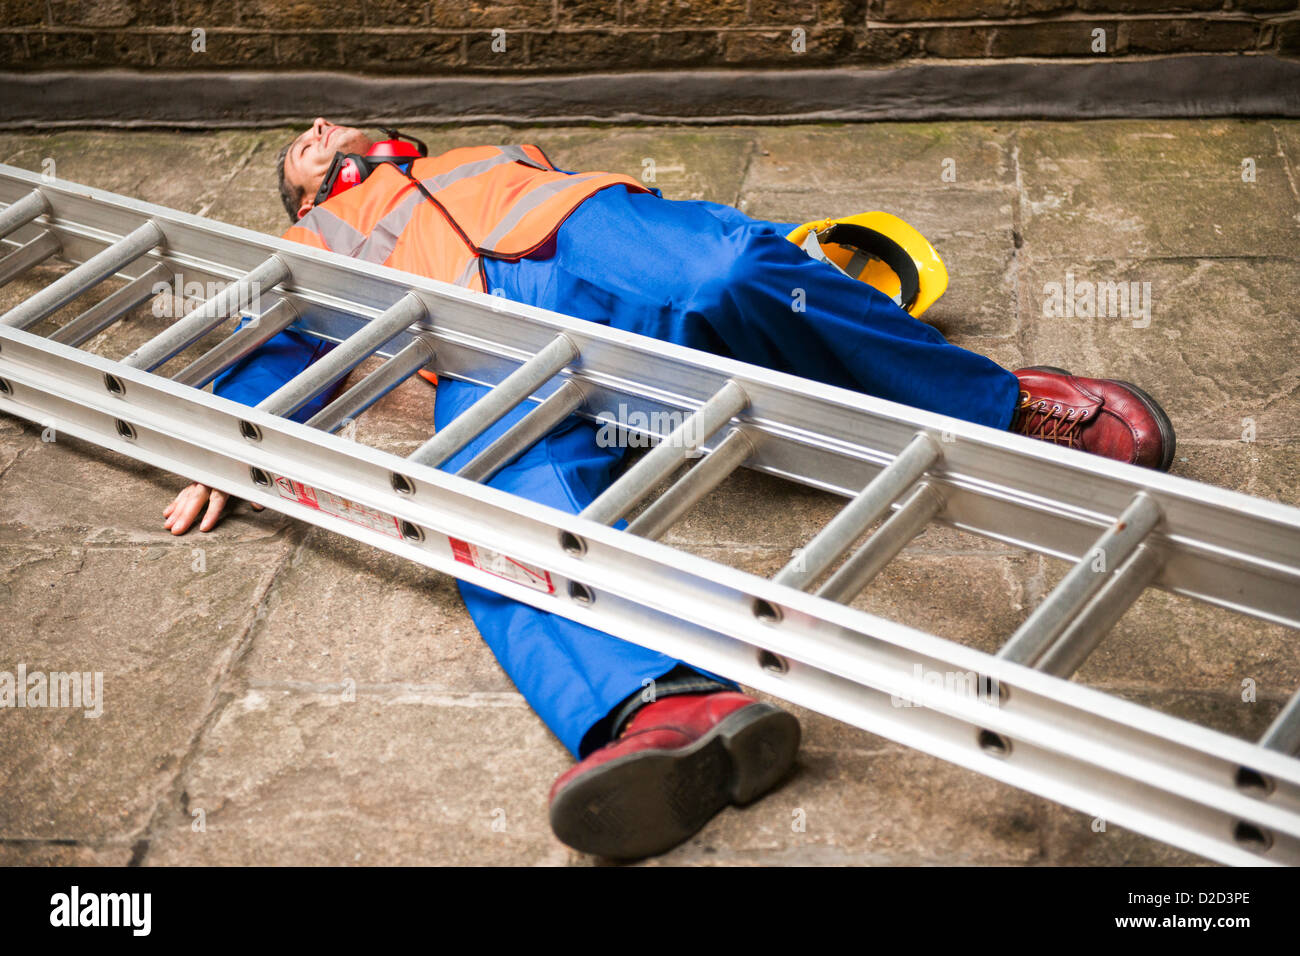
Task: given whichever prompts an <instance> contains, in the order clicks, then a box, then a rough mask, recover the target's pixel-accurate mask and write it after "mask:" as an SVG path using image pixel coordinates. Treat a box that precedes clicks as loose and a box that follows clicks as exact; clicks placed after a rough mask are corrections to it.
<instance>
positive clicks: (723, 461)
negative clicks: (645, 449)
mask: <svg viewBox="0 0 1300 956" xmlns="http://www.w3.org/2000/svg"><path fill="white" fill-rule="evenodd" d="M753 454H754V443H753V442H752V441H751V440H750V438H749V436H747V435H746V434H745V433H744V432H743V431H742V430H741V429H739V428H733V429H732V430H731V431H730V432H729V433H728V434H727V437H726V438H724V439H723V440H722V442H721V443H720V444H719V445H718V447H717V448H715V449H714V450H713V451H711V452H709V454H708V456H707V457H706V458H705V459H704V460H703V461H701V462H699V463H698V464H696V465H695V467H693V468H692V469H691V470H690V471H688V472H687V473H686V474H684V475H682V477H680V478H678V479H677V481H675V482H673V486H672V487H671V488H669V489H668V490H667V491H665V492H664V493H663V494H662V495H660V496H659V497H658V498H657V499H656V500H655V502H654V504H652V505H650V507H648V508H646V510H645V511H643V512H641V513H640V514H639V515H637V516H636V519H635V520H634V521H632V523H631V524H629V525H628V526H627V530H628V531H630V532H632V534H635V535H640V536H641V537H643V538H650V539H651V540H655V541H657V540H659V538H661V537H663V534H664V532H666V531H667V530H668V529H669V528H671V527H672V526H673V524H675V523H676V522H677V520H678V519H679V518H681V517H682V515H684V514H686V512H688V511H690V510H691V509H692V508H694V507H695V506H696V505H697V504H698V503H699V502H700V501H702V500H703V499H704V496H705V495H707V494H708V493H709V492H711V491H713V489H714V488H716V487H718V485H720V484H722V482H723V480H724V479H725V478H726V477H727V476H728V475H729V474H731V473H732V472H733V471H735V470H736V469H737V468H739V467H740V466H741V465H742V464H744V463H745V460H746V459H748V458H749V457H750V456H751V455H753Z"/></svg>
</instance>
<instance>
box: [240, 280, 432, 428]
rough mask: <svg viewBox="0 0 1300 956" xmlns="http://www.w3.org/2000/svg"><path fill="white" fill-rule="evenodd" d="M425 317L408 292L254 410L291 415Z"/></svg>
mask: <svg viewBox="0 0 1300 956" xmlns="http://www.w3.org/2000/svg"><path fill="white" fill-rule="evenodd" d="M427 314H428V313H427V312H426V311H425V308H424V303H422V302H421V301H420V298H419V296H417V295H415V294H414V293H411V292H408V293H407V294H406V295H404V296H402V297H401V298H400V299H398V300H397V301H396V302H395V303H393V305H391V306H390V307H389V308H387V309H385V310H384V312H383V313H382V314H381V315H379V316H378V317H377V318H375V319H372V320H371V321H369V322H367V323H366V324H365V325H363V326H362V327H361V328H360V329H359V330H358V331H356V332H354V333H353V334H352V335H350V336H348V337H347V338H346V339H344V340H343V341H342V342H340V343H339V344H338V345H337V346H335V347H334V348H333V349H332V350H331V351H330V352H329V354H327V355H325V356H324V357H323V358H321V359H320V360H319V361H317V362H314V363H313V364H311V365H309V366H308V367H307V368H306V370H304V371H303V372H301V373H300V374H299V375H297V376H296V377H294V378H292V379H290V380H289V381H288V382H286V383H285V384H284V385H282V386H280V388H279V389H277V390H276V391H275V392H273V393H271V394H270V395H268V396H267V397H266V398H264V399H262V401H261V402H260V403H259V404H258V406H257V407H258V409H259V410H260V411H264V412H270V413H271V414H272V415H292V414H293V413H294V412H296V411H297V410H298V409H300V408H302V406H304V405H306V404H307V403H308V402H309V401H311V400H312V399H313V398H315V397H316V396H317V395H319V394H320V393H321V392H323V391H325V389H327V388H329V387H330V386H331V385H333V384H334V383H335V382H337V381H338V380H339V379H341V378H342V377H343V376H344V375H347V374H348V372H350V371H352V369H354V368H356V367H357V366H358V365H360V364H361V363H362V362H363V361H365V360H366V359H367V358H368V357H369V356H370V355H371V354H372V353H373V352H374V351H376V350H377V349H379V348H381V347H383V345H384V343H385V342H387V341H388V340H389V339H391V338H392V337H393V336H394V335H397V333H399V332H403V331H405V330H406V329H408V328H409V327H410V326H412V325H414V324H415V323H416V322H419V321H420V320H421V319H423V318H424V317H425V316H426V315H427Z"/></svg>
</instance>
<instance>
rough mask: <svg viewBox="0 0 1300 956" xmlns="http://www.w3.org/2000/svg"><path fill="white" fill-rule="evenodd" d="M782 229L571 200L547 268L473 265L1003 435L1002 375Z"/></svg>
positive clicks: (642, 200) (671, 336) (528, 297)
mask: <svg viewBox="0 0 1300 956" xmlns="http://www.w3.org/2000/svg"><path fill="white" fill-rule="evenodd" d="M789 228H790V227H789V226H787V225H782V224H777V223H771V222H764V221H760V220H755V219H751V218H749V217H748V216H746V215H745V214H744V213H741V212H738V211H737V210H735V209H732V208H730V207H728V206H719V205H717V204H715V203H706V202H669V201H667V200H663V199H659V198H657V197H655V196H652V195H649V194H645V193H629V192H628V191H627V190H626V189H623V188H621V187H613V188H610V189H606V190H603V191H601V192H599V193H597V194H596V195H594V196H592V197H591V198H590V199H588V200H587V201H586V202H585V203H583V204H582V205H581V206H580V207H578V209H577V210H575V211H574V213H573V214H572V215H571V216H570V217H569V219H568V220H567V221H566V222H565V224H564V226H563V227H562V228H561V229H560V230H559V232H558V233H557V235H556V237H555V239H554V241H553V243H552V246H551V247H549V248H547V249H546V250H545V252H546V253H547V257H546V258H535V259H524V260H521V261H520V262H517V263H509V262H492V261H489V262H487V263H486V266H487V275H488V282H489V286H490V287H491V289H492V291H494V292H499V293H502V294H504V295H506V296H507V297H508V298H511V299H515V300H516V301H520V302H527V303H529V304H532V305H537V306H541V307H543V308H547V309H553V310H555V311H557V312H563V313H566V314H568V315H575V316H578V317H579V318H583V319H588V320H591V321H594V322H600V323H604V324H607V325H611V326H613V327H615V328H619V329H625V330H627V331H630V332H637V333H639V334H641V335H647V336H650V337H652V338H657V339H662V340H664V341H669V342H676V343H677V344H679V345H686V346H690V347H693V348H700V349H705V350H708V351H712V352H716V353H719V354H722V355H729V356H732V357H734V358H738V359H740V360H741V361H745V362H752V363H754V364H756V365H763V366H766V367H768V368H772V369H777V370H779V371H784V372H791V373H793V374H796V375H801V376H804V377H806V378H812V379H816V380H818V381H821V382H826V383H828V384H831V385H839V386H842V387H845V388H851V389H855V390H858V391H862V392H866V393H868V394H871V395H876V396H879V397H880V398H885V399H889V400H891V401H896V402H901V403H903V404H906V405H911V406H914V407H917V408H924V409H927V410H929V411H935V412H940V413H943V414H946V415H952V416H954V417H956V418H961V419H965V420H966V421H972V422H977V423H979V424H983V425H989V426H992V427H994V428H1006V427H1007V426H1008V425H1009V424H1010V421H1011V414H1012V411H1013V409H1014V406H1015V401H1016V397H1017V395H1018V392H1019V386H1018V383H1017V381H1016V378H1015V376H1014V375H1012V374H1011V373H1010V372H1008V371H1006V370H1005V369H1003V368H1000V367H999V366H998V365H996V364H995V363H994V362H992V361H990V360H989V359H987V358H985V357H984V356H982V355H978V354H976V353H974V352H969V351H966V350H965V349H961V348H958V347H956V346H954V345H951V344H949V343H948V342H947V341H945V340H944V337H943V335H942V334H941V333H939V332H938V331H937V330H936V329H934V328H932V327H931V326H928V325H926V324H925V323H924V322H921V321H918V320H917V319H914V318H912V317H911V316H910V315H908V314H907V313H906V312H904V311H903V310H902V309H900V308H898V306H896V305H895V304H894V303H893V302H892V301H891V300H890V299H889V298H888V297H887V296H885V295H884V294H882V293H880V292H878V291H876V290H875V289H872V288H871V287H870V286H867V285H865V284H863V283H861V282H858V281H857V280H856V279H850V278H848V277H847V276H845V275H844V274H843V273H841V272H839V271H838V270H836V269H835V268H833V267H831V266H828V265H826V264H825V263H822V262H817V261H816V260H814V259H812V258H810V257H809V256H808V255H807V254H806V253H805V252H803V251H802V250H801V249H799V248H798V247H797V246H795V245H794V243H792V242H790V241H788V240H787V239H786V238H785V233H786V232H788V231H789Z"/></svg>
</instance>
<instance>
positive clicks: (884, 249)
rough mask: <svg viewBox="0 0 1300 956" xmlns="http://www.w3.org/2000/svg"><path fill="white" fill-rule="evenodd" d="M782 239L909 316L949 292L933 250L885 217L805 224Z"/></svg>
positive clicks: (871, 215)
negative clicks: (887, 299) (886, 298)
mask: <svg viewBox="0 0 1300 956" xmlns="http://www.w3.org/2000/svg"><path fill="white" fill-rule="evenodd" d="M786 238H787V239H789V240H790V241H791V242H793V243H794V244H795V245H796V246H799V247H800V248H802V249H803V250H804V251H805V252H807V253H808V255H810V256H812V257H813V258H814V259H820V260H821V261H823V262H829V263H830V264H831V265H833V266H835V268H837V269H839V270H840V271H841V272H843V273H844V274H845V275H847V276H849V277H850V278H853V279H859V280H861V281H862V282H865V283H866V284H867V285H869V286H872V287H873V288H876V289H879V290H880V291H881V292H883V293H885V295H887V296H889V297H890V298H891V299H893V300H894V302H895V303H897V304H898V305H899V306H900V307H901V308H902V309H903V310H904V311H906V312H908V313H909V314H911V315H913V316H920V315H921V313H922V312H924V311H925V310H926V309H928V308H929V307H930V306H932V305H934V303H935V301H936V300H937V299H938V298H939V296H941V295H943V292H944V290H945V289H947V288H948V270H947V269H946V268H945V267H944V264H943V260H942V259H940V258H939V253H937V252H935V251H934V246H932V245H930V243H928V242H926V240H925V237H924V236H923V235H921V234H920V233H919V232H917V231H916V230H915V229H913V228H912V227H911V226H909V225H908V224H907V223H905V222H903V220H901V219H899V218H898V217H897V216H891V215H890V214H889V213H887V212H864V213H861V214H859V215H857V216H846V217H844V218H843V219H819V220H817V221H816V222H806V223H804V224H803V225H802V226H800V227H799V228H797V229H795V230H794V231H793V232H792V233H790V234H789V235H788V236H786Z"/></svg>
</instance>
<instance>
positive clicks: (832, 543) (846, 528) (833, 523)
mask: <svg viewBox="0 0 1300 956" xmlns="http://www.w3.org/2000/svg"><path fill="white" fill-rule="evenodd" d="M939 457H940V452H939V446H938V445H937V444H935V441H934V439H933V438H931V437H930V436H929V435H927V434H926V433H925V432H918V433H917V435H916V437H915V438H913V439H912V440H911V441H910V442H908V444H907V447H906V448H904V449H903V450H902V451H901V452H899V453H898V457H897V458H895V459H894V460H893V461H892V462H890V464H889V465H888V467H886V468H885V469H884V470H883V471H882V472H881V473H880V474H878V475H876V477H875V478H873V479H871V481H869V482H868V483H867V486H866V487H865V488H863V489H862V490H861V491H860V492H858V494H857V497H855V498H854V499H853V500H852V501H850V502H849V503H848V504H847V505H845V506H844V507H843V508H842V509H840V512H839V514H837V515H836V516H835V517H834V518H832V519H831V520H830V521H829V522H828V523H827V525H826V527H824V528H822V530H821V531H819V532H817V534H816V535H815V536H814V537H813V539H812V540H811V541H809V542H808V544H807V545H806V546H804V548H803V549H802V550H801V551H800V552H799V554H797V555H795V557H794V558H792V559H791V560H790V563H789V564H787V565H786V566H785V567H784V568H782V569H781V570H780V572H779V573H778V574H777V575H776V577H775V578H773V580H774V581H775V582H776V583H777V584H784V585H787V586H789V587H792V588H799V589H800V590H802V589H804V588H807V587H808V585H810V584H812V582H813V581H815V580H816V579H817V578H818V577H819V576H820V575H821V573H822V572H823V571H825V570H826V569H827V568H829V567H830V566H831V565H832V564H834V563H835V560H836V558H838V557H839V556H840V555H842V554H843V553H844V552H845V551H847V550H848V549H849V548H851V547H852V546H853V542H854V541H857V540H858V538H860V537H861V536H862V532H864V531H866V530H867V528H869V527H871V525H872V524H873V523H874V522H875V521H876V520H877V519H878V518H879V517H880V516H881V515H883V514H884V513H885V511H886V509H888V508H889V506H890V505H891V504H893V502H894V500H895V499H896V498H898V496H899V495H901V494H902V493H903V492H904V491H906V490H907V489H908V488H909V487H911V486H912V484H914V483H915V482H916V480H917V479H918V478H920V477H921V476H922V475H923V474H925V471H926V469H927V468H929V467H930V466H931V465H933V464H934V463H935V462H936V461H938V460H939Z"/></svg>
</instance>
